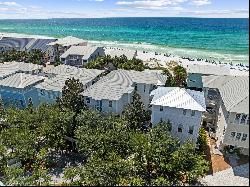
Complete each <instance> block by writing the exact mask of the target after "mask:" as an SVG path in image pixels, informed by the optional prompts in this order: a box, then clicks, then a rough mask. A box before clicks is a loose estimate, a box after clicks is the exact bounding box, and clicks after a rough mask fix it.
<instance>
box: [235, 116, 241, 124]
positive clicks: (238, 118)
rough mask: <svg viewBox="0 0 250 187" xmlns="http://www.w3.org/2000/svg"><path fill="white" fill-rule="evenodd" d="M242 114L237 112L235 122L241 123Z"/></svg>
mask: <svg viewBox="0 0 250 187" xmlns="http://www.w3.org/2000/svg"><path fill="white" fill-rule="evenodd" d="M240 115H241V114H236V116H235V120H234V123H236V124H239V122H240Z"/></svg>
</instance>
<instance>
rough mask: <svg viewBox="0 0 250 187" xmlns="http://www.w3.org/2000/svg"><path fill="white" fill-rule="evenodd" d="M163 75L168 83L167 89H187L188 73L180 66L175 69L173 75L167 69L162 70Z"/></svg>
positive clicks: (166, 84)
mask: <svg viewBox="0 0 250 187" xmlns="http://www.w3.org/2000/svg"><path fill="white" fill-rule="evenodd" d="M161 69H162V74H163V75H166V76H167V77H168V78H167V81H166V83H165V86H166V87H185V86H186V84H187V82H186V80H187V71H186V69H185V68H183V67H182V66H180V65H177V66H175V67H174V68H173V75H172V73H170V71H169V70H168V69H167V68H161Z"/></svg>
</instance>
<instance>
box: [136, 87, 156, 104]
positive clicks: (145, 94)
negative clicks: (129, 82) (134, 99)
mask: <svg viewBox="0 0 250 187" xmlns="http://www.w3.org/2000/svg"><path fill="white" fill-rule="evenodd" d="M152 87H153V85H150V84H141V83H138V84H137V92H138V94H140V96H141V100H142V102H143V103H144V105H145V107H146V108H148V107H149V104H150V92H151V91H152Z"/></svg>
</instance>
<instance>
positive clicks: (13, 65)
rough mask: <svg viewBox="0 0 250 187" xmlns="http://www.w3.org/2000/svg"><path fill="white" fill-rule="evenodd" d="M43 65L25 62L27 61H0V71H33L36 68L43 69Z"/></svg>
mask: <svg viewBox="0 0 250 187" xmlns="http://www.w3.org/2000/svg"><path fill="white" fill-rule="evenodd" d="M42 67H43V66H41V65H37V64H32V63H25V62H15V61H13V62H4V63H0V71H7V72H8V71H16V72H18V71H21V72H31V71H36V70H42Z"/></svg>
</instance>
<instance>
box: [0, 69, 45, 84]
mask: <svg viewBox="0 0 250 187" xmlns="http://www.w3.org/2000/svg"><path fill="white" fill-rule="evenodd" d="M44 79H45V78H44V77H42V76H36V75H30V74H25V73H16V74H13V75H11V76H9V77H7V78H5V79H2V80H0V86H6V87H11V88H26V87H27V86H31V85H34V84H37V83H39V82H42V81H43V80H44Z"/></svg>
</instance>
